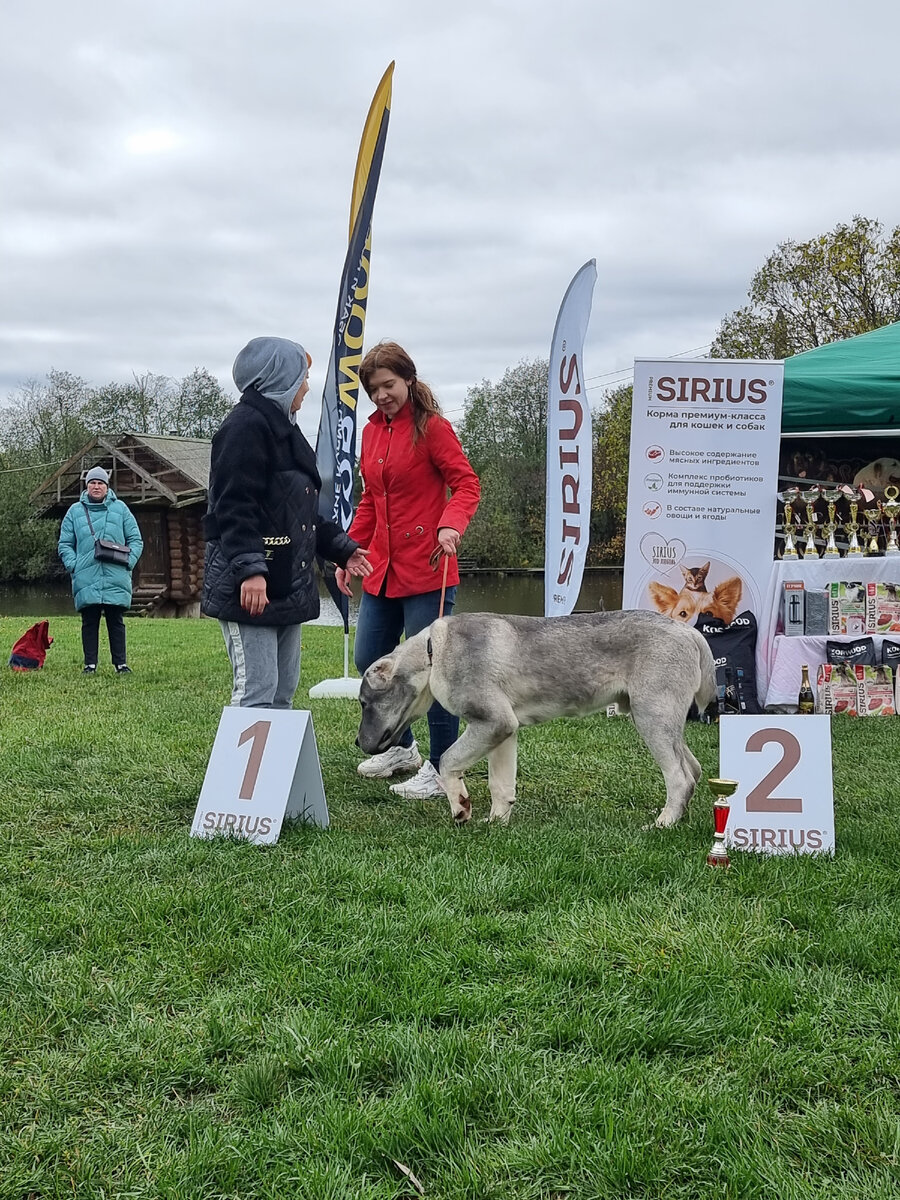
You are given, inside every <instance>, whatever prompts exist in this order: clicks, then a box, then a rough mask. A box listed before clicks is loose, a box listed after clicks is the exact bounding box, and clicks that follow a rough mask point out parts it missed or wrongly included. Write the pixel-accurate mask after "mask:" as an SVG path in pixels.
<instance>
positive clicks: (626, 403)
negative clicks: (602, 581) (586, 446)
mask: <svg viewBox="0 0 900 1200" xmlns="http://www.w3.org/2000/svg"><path fill="white" fill-rule="evenodd" d="M631 395H632V388H631V384H630V383H629V384H623V385H622V386H621V387H617V388H613V389H611V390H610V391H608V392H607V393H606V395H605V396H604V399H603V403H602V405H600V406H599V407H598V408H596V409H594V413H593V430H594V462H593V475H594V480H593V488H592V495H591V546H590V550H589V552H588V563H589V564H597V565H599V564H611V563H622V562H624V561H625V511H626V508H627V491H628V456H629V452H630V445H631Z"/></svg>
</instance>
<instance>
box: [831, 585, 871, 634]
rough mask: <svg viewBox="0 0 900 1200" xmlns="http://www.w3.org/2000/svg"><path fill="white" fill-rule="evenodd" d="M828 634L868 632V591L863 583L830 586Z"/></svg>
mask: <svg viewBox="0 0 900 1200" xmlns="http://www.w3.org/2000/svg"><path fill="white" fill-rule="evenodd" d="M828 632H829V633H850V634H854V633H865V632H866V589H865V585H864V584H862V583H831V584H829V585H828Z"/></svg>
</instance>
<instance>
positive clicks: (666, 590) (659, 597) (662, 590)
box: [647, 583, 678, 615]
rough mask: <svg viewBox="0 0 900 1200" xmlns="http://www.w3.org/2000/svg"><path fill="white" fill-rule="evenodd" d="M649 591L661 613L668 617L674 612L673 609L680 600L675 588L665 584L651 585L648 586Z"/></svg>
mask: <svg viewBox="0 0 900 1200" xmlns="http://www.w3.org/2000/svg"><path fill="white" fill-rule="evenodd" d="M647 591H648V592H649V593H650V599H651V600H652V601H653V603H654V604H655V605H656V607H657V609H658V611H659V612H661V613H666V614H667V615H668V613H670V612H671V611H672V607H673V605H674V604H675V601H676V600H677V599H678V593H677V592H676V591H675V589H674V588H670V587H667V586H666V584H664V583H650V584H648V585H647Z"/></svg>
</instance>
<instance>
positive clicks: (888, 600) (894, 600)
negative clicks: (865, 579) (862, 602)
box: [866, 583, 900, 633]
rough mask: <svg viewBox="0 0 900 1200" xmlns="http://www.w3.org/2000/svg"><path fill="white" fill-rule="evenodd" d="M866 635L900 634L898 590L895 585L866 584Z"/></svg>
mask: <svg viewBox="0 0 900 1200" xmlns="http://www.w3.org/2000/svg"><path fill="white" fill-rule="evenodd" d="M866 633H900V590H898V587H897V584H895V583H867V584H866Z"/></svg>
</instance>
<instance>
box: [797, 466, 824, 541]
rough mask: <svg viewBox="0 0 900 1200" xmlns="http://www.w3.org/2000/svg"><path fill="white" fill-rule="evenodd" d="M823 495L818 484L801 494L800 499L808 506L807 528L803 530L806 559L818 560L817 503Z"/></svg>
mask: <svg viewBox="0 0 900 1200" xmlns="http://www.w3.org/2000/svg"><path fill="white" fill-rule="evenodd" d="M821 495H822V489H821V488H820V487H819V485H818V484H817V483H815V484H813V485H812V487H808V488H807V489H806V491H804V492H801V493H800V499H801V500H802V501H803V503H804V504H805V505H806V528H805V529H804V530H803V533H804V536H805V538H806V541H805V543H804V545H803V557H804V558H818V557H819V551H818V547H817V546H816V517H817V514H816V501H817V500H818V499H819V497H820V496H821Z"/></svg>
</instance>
